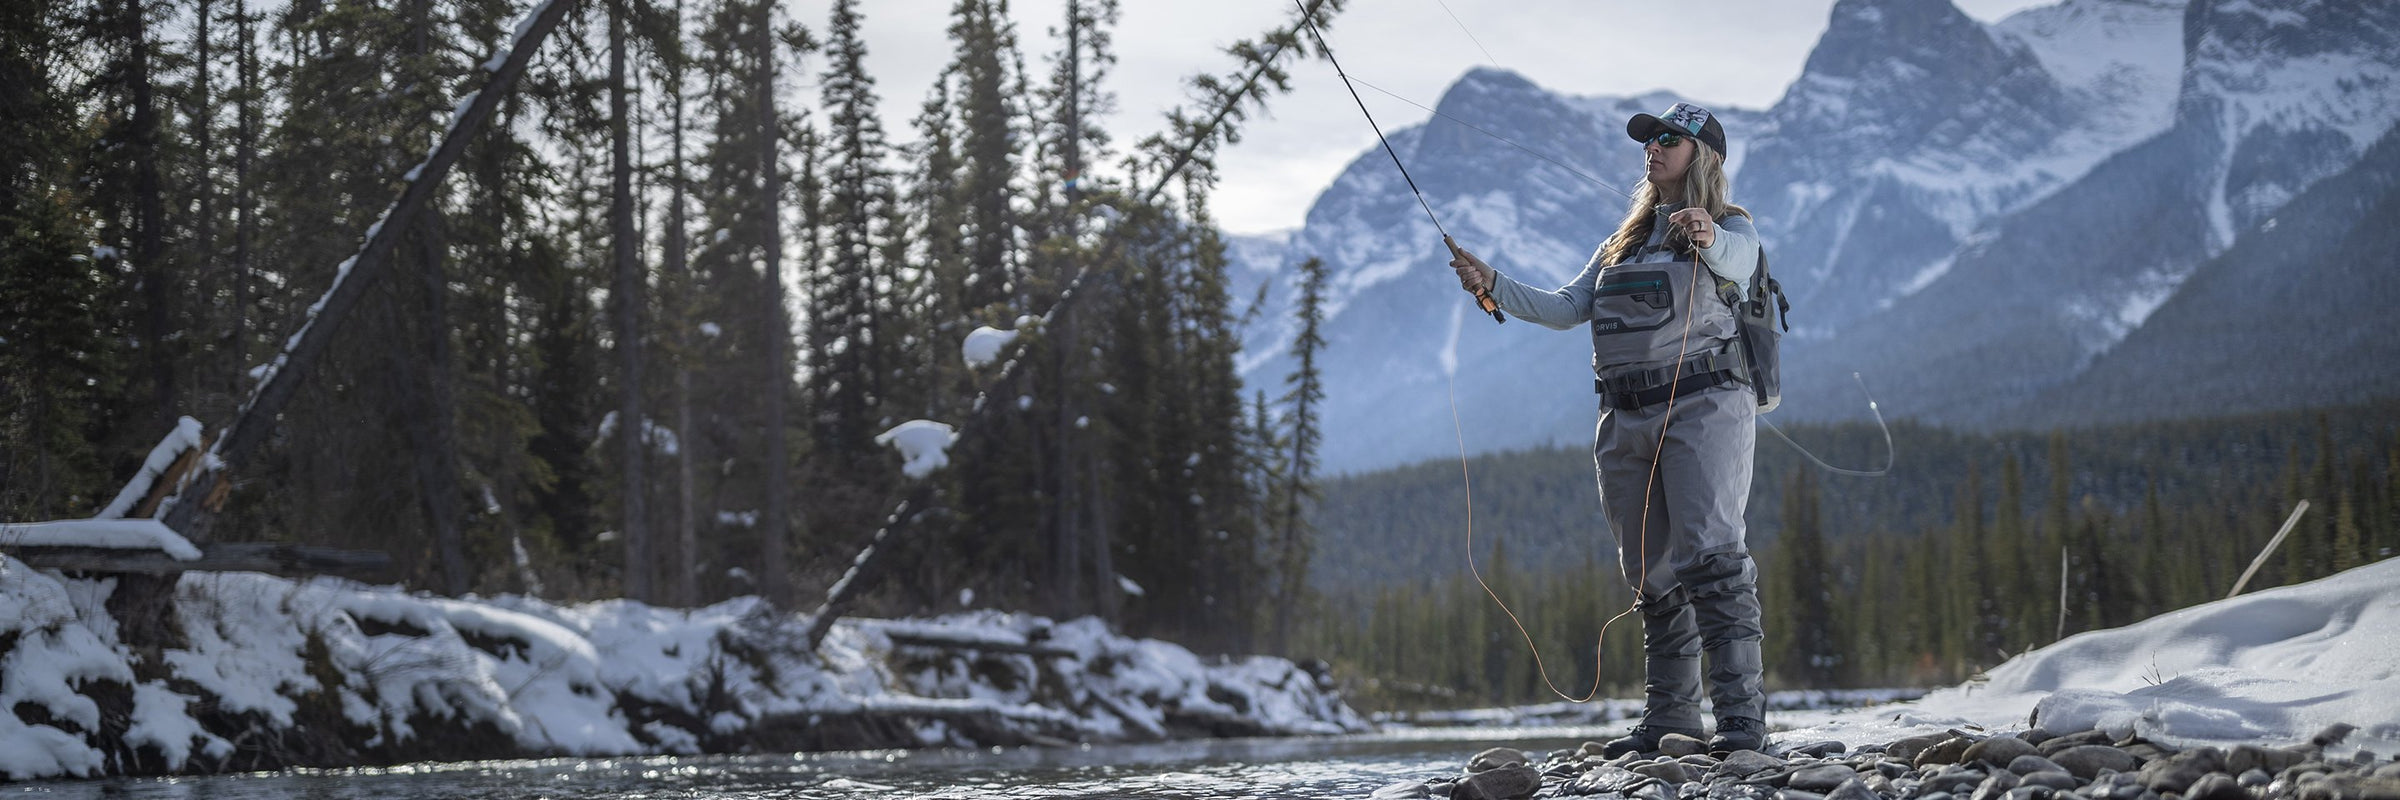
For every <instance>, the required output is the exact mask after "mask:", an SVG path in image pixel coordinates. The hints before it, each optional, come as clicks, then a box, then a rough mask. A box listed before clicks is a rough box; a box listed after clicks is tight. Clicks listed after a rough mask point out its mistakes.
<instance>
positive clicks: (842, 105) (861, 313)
mask: <svg viewBox="0 0 2400 800" xmlns="http://www.w3.org/2000/svg"><path fill="white" fill-rule="evenodd" d="M860 22H861V19H860V17H859V14H858V3H857V0H838V1H837V2H835V3H834V5H833V12H832V18H831V20H830V21H829V22H828V23H827V25H826V46H825V51H826V56H827V61H826V67H825V71H824V73H822V74H821V75H820V76H819V79H818V80H819V85H820V87H821V91H822V93H823V101H822V102H823V106H824V108H825V110H826V120H825V122H826V129H825V137H826V141H827V144H828V147H827V149H826V166H825V168H824V181H825V199H824V204H825V205H824V224H825V230H826V237H827V245H826V250H825V256H824V270H825V271H824V273H823V274H819V275H812V276H811V277H810V284H811V286H810V293H811V297H812V298H813V299H814V302H813V304H812V306H813V307H812V309H811V313H810V319H809V328H808V359H807V360H808V363H809V368H810V369H809V373H810V374H809V386H810V395H811V397H810V400H811V406H812V409H811V413H812V414H813V419H812V422H811V426H810V429H811V436H812V439H813V440H814V441H815V442H816V449H817V455H818V457H819V458H822V459H826V460H827V465H828V467H829V470H828V471H829V473H830V474H832V475H837V476H857V475H860V474H861V473H862V471H863V470H862V467H863V466H864V465H866V464H867V463H869V458H870V457H871V456H872V455H874V453H873V447H874V444H873V442H872V439H871V437H873V436H874V435H875V434H876V433H878V432H880V431H881V430H882V428H880V427H876V426H875V423H876V421H877V419H878V418H879V417H880V416H881V414H880V408H879V406H880V404H881V402H882V400H881V398H879V397H878V396H877V389H878V387H879V385H880V384H881V383H883V380H882V378H883V376H882V375H881V374H880V372H881V371H882V370H885V369H888V368H889V367H888V365H885V364H881V363H878V362H877V358H876V357H877V353H876V350H877V349H879V348H882V347H885V346H887V345H888V342H886V341H885V340H884V338H883V335H882V331H880V330H879V329H878V326H879V325H880V324H881V323H882V322H884V321H883V320H879V319H877V316H876V313H875V308H874V303H875V298H876V295H877V293H879V292H882V291H885V290H886V289H885V287H887V286H888V284H889V281H888V280H887V278H888V277H889V274H888V273H889V270H887V268H886V265H885V264H883V263H882V262H883V257H884V254H883V253H882V252H881V251H879V250H878V249H877V242H876V233H877V231H876V226H877V225H879V224H881V222H882V220H883V219H884V215H885V214H886V213H887V211H886V209H885V208H884V207H883V203H884V202H885V199H886V198H885V195H884V191H885V188H886V185H887V183H886V182H887V181H888V177H887V176H886V175H885V167H884V161H885V160H886V150H887V146H886V144H885V142H884V135H883V127H882V123H881V121H880V118H879V117H878V116H877V114H876V102H877V101H876V96H875V82H874V79H873V78H872V77H870V76H869V75H868V74H867V71H866V54H867V50H866V44H865V42H864V41H863V40H862V39H861V38H860V35H859V25H860ZM878 494H880V493H878Z"/></svg>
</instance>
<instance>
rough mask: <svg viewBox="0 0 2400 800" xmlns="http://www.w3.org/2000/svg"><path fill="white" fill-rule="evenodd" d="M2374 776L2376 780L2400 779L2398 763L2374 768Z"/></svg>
mask: <svg viewBox="0 0 2400 800" xmlns="http://www.w3.org/2000/svg"><path fill="white" fill-rule="evenodd" d="M2374 774H2375V777H2378V778H2400V761H2394V762H2392V763H2389V764H2385V765H2383V766H2380V767H2376V768H2375V773H2374Z"/></svg>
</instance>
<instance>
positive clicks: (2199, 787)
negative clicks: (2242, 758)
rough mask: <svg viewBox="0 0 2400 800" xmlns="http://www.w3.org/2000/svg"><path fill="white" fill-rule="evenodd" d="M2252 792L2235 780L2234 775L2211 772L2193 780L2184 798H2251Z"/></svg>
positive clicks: (2214, 799) (2238, 799) (2202, 799)
mask: <svg viewBox="0 0 2400 800" xmlns="http://www.w3.org/2000/svg"><path fill="white" fill-rule="evenodd" d="M2249 798H2250V793H2249V792H2248V791H2247V790H2244V789H2243V788H2242V785H2241V784H2240V783H2238V782H2235V781H2234V779H2233V776H2231V775H2227V774H2225V773H2222V772H2211V773H2209V774H2206V775H2202V776H2200V779H2199V780H2196V781H2192V785H2191V788H2189V789H2186V790H2185V791H2184V793H2183V800H2249Z"/></svg>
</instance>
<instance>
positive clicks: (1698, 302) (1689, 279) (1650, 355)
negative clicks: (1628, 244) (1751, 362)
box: [1592, 246, 1740, 393]
mask: <svg viewBox="0 0 2400 800" xmlns="http://www.w3.org/2000/svg"><path fill="white" fill-rule="evenodd" d="M1655 252H1664V250H1663V249H1661V248H1656V246H1653V247H1645V248H1643V249H1642V250H1641V251H1640V252H1638V253H1636V254H1635V255H1633V256H1632V257H1629V258H1627V259H1625V261H1624V262H1623V263H1619V264H1615V265H1611V266H1608V267H1604V268H1602V269H1601V271H1600V277H1599V285H1598V286H1595V287H1593V292H1592V372H1593V374H1594V375H1595V376H1597V377H1598V378H1600V380H1601V382H1602V384H1603V386H1602V389H1601V391H1602V392H1603V393H1606V392H1611V391H1641V390H1644V389H1648V388H1652V387H1653V386H1656V385H1661V384H1664V383H1666V382H1667V381H1669V380H1673V379H1674V378H1675V377H1676V376H1675V375H1673V374H1664V375H1661V376H1660V377H1659V378H1658V379H1655V380H1634V379H1636V378H1639V377H1640V375H1641V374H1643V373H1659V372H1660V371H1661V370H1665V371H1667V372H1669V373H1672V372H1677V370H1675V369H1674V368H1675V364H1676V358H1677V356H1679V355H1680V356H1682V360H1683V369H1682V370H1680V372H1681V373H1682V374H1683V375H1704V374H1708V373H1710V372H1715V371H1718V370H1721V369H1735V368H1738V366H1739V363H1740V362H1739V360H1738V355H1737V354H1733V353H1730V352H1728V348H1727V346H1726V345H1727V344H1728V343H1730V342H1732V341H1733V338H1734V336H1736V335H1737V333H1738V328H1737V327H1736V323H1735V321H1734V318H1733V309H1732V308H1731V307H1730V306H1727V305H1726V304H1725V301H1724V300H1722V299H1719V298H1718V297H1717V276H1716V274H1715V273H1712V272H1709V271H1708V267H1706V266H1703V265H1701V264H1700V263H1698V262H1696V261H1642V260H1641V259H1642V258H1643V257H1645V256H1648V255H1650V254H1652V253H1655ZM1695 281H1697V283H1695ZM1695 294H1696V295H1697V296H1695ZM1687 315H1688V316H1689V317H1690V319H1688V320H1687V319H1685V317H1686V316H1687ZM1728 357H1730V360H1728ZM1719 361H1723V362H1724V363H1718V362H1719Z"/></svg>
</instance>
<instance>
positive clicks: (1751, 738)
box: [1708, 717, 1767, 757]
mask: <svg viewBox="0 0 2400 800" xmlns="http://www.w3.org/2000/svg"><path fill="white" fill-rule="evenodd" d="M1766 749H1767V723H1766V722H1764V721H1762V720H1757V719H1752V718H1750V717H1726V718H1724V719H1721V720H1718V721H1717V735H1716V736H1715V737H1714V738H1711V739H1709V740H1708V752H1709V754H1710V755H1715V756H1719V757H1723V756H1725V755H1728V754H1731V753H1738V752H1741V751H1743V750H1757V751H1759V752H1762V753H1763V752H1766Z"/></svg>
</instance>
